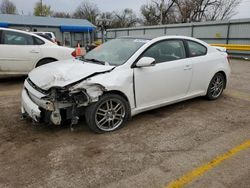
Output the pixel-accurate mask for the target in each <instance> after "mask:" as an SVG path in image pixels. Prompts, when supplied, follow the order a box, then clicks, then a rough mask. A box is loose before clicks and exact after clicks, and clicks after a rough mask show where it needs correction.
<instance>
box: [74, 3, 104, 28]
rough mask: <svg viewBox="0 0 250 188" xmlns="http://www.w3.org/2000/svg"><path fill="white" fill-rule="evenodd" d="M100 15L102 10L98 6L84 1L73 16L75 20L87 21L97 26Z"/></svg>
mask: <svg viewBox="0 0 250 188" xmlns="http://www.w3.org/2000/svg"><path fill="white" fill-rule="evenodd" d="M99 14H100V10H99V8H98V7H97V5H96V4H93V3H90V2H89V1H88V0H85V1H83V2H82V3H81V4H80V5H79V6H78V7H77V9H76V11H75V12H74V14H73V17H74V18H80V19H87V20H88V21H90V22H91V23H93V24H96V19H97V17H98V15H99Z"/></svg>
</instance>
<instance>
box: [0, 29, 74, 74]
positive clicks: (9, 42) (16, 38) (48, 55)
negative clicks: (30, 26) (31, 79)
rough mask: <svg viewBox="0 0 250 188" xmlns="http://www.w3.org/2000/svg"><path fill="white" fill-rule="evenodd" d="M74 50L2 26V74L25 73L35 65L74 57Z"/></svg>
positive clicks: (0, 53)
mask: <svg viewBox="0 0 250 188" xmlns="http://www.w3.org/2000/svg"><path fill="white" fill-rule="evenodd" d="M73 52H74V49H73V48H67V47H62V46H58V45H56V44H55V43H53V42H51V41H49V40H46V39H44V38H43V37H40V36H38V35H36V34H32V33H28V32H25V31H19V30H14V29H6V28H0V76H8V75H25V74H28V72H30V71H31V70H32V69H34V68H35V67H38V66H41V65H44V64H47V63H51V62H54V61H58V60H65V59H72V58H73V55H74V53H73Z"/></svg>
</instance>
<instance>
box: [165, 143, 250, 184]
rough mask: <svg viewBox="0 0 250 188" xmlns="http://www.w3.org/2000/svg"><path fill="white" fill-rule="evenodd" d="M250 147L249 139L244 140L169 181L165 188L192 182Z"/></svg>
mask: <svg viewBox="0 0 250 188" xmlns="http://www.w3.org/2000/svg"><path fill="white" fill-rule="evenodd" d="M249 148H250V140H247V141H246V142H244V143H242V144H241V145H239V146H236V147H234V148H233V149H231V150H229V151H228V152H226V153H224V154H222V155H219V156H217V157H216V158H215V159H213V160H212V161H210V162H208V163H206V164H205V165H202V166H200V167H198V168H196V169H194V170H193V171H191V172H188V173H187V174H185V175H184V176H182V177H180V178H179V179H177V180H175V181H173V182H171V183H170V184H169V185H167V186H166V188H181V187H183V186H185V185H186V184H188V183H190V182H192V181H193V180H195V179H196V178H198V177H199V176H202V175H203V174H204V173H205V172H207V171H209V170H211V169H212V168H214V167H216V166H218V165H219V164H220V163H222V162H223V161H225V160H227V159H229V158H230V157H232V156H233V155H235V154H237V153H238V152H240V151H242V150H245V149H249Z"/></svg>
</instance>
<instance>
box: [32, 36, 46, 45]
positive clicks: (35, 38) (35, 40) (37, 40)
mask: <svg viewBox="0 0 250 188" xmlns="http://www.w3.org/2000/svg"><path fill="white" fill-rule="evenodd" d="M33 39H34V45H43V44H44V43H45V42H44V41H42V40H41V39H39V38H37V37H33Z"/></svg>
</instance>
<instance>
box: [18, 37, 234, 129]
mask: <svg viewBox="0 0 250 188" xmlns="http://www.w3.org/2000/svg"><path fill="white" fill-rule="evenodd" d="M229 73H230V66H229V62H228V59H227V54H226V53H225V52H223V51H220V50H217V49H216V48H214V47H212V46H209V45H208V44H206V43H205V42H203V41H200V40H198V39H194V38H191V37H184V36H163V37H157V38H147V37H145V36H142V37H121V38H117V39H114V40H111V41H109V42H107V43H104V44H103V45H101V46H99V47H97V48H95V49H94V50H92V51H90V52H89V53H87V54H86V55H85V57H84V58H83V59H82V60H77V59H75V60H66V61H59V62H55V63H53V64H47V65H44V66H41V67H38V68H36V69H34V70H33V71H31V72H30V73H29V76H28V78H27V79H26V80H25V83H24V89H23V91H22V114H23V116H24V117H27V116H29V117H31V118H32V119H33V120H34V121H37V122H38V121H39V122H47V123H53V124H56V125H59V124H61V122H62V121H64V120H66V119H71V122H72V125H73V124H76V123H77V122H78V119H79V116H82V115H85V119H86V122H87V124H88V126H89V127H90V128H91V129H92V130H93V131H95V132H97V133H102V132H109V131H114V130H116V129H118V128H121V127H122V126H123V125H124V123H125V121H126V120H128V119H129V118H130V117H131V116H134V115H136V114H138V113H141V112H144V111H147V110H151V109H154V108H158V107H161V106H165V105H168V104H172V103H175V102H179V101H183V100H186V99H190V98H194V97H198V96H206V97H207V98H208V99H210V100H214V99H217V98H218V97H220V95H221V94H222V92H223V90H224V89H225V87H226V84H227V81H228V77H229Z"/></svg>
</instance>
